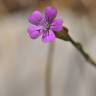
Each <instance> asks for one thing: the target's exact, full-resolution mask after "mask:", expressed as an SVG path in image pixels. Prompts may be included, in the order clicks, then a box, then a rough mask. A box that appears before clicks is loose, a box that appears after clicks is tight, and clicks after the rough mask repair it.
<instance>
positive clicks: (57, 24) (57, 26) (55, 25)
mask: <svg viewBox="0 0 96 96" xmlns="http://www.w3.org/2000/svg"><path fill="white" fill-rule="evenodd" d="M50 28H51V30H53V31H55V32H60V31H61V30H62V28H63V20H61V19H58V20H54V21H53V22H52V24H51V27H50Z"/></svg>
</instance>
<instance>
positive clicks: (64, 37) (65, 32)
mask: <svg viewBox="0 0 96 96" xmlns="http://www.w3.org/2000/svg"><path fill="white" fill-rule="evenodd" d="M55 35H56V37H57V38H59V39H62V40H64V41H69V42H70V43H71V44H72V45H73V46H74V47H75V48H76V49H77V50H78V51H79V52H80V53H81V55H82V56H83V57H84V58H85V60H86V61H87V62H89V63H90V64H92V65H93V66H95V67H96V62H95V61H94V60H93V59H92V58H91V57H90V55H89V54H88V53H86V52H85V50H84V49H83V46H82V45H81V44H80V43H78V42H76V41H74V40H73V39H72V38H71V37H70V35H69V34H68V29H67V28H66V27H64V28H63V30H62V31H61V32H58V33H55Z"/></svg>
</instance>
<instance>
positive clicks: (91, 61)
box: [69, 37, 96, 67]
mask: <svg viewBox="0 0 96 96" xmlns="http://www.w3.org/2000/svg"><path fill="white" fill-rule="evenodd" d="M69 41H70V42H71V43H72V45H73V46H74V47H75V48H76V49H77V50H78V51H79V52H80V53H81V54H82V56H83V57H84V58H85V59H86V60H87V62H89V63H91V64H93V65H94V66H95V67H96V62H95V61H94V60H93V59H92V58H91V57H90V55H89V54H88V53H86V52H85V51H84V49H83V47H82V45H81V44H80V43H78V42H75V41H74V40H73V39H72V38H71V37H70V38H69Z"/></svg>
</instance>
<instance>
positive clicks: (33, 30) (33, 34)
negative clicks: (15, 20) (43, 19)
mask: <svg viewBox="0 0 96 96" xmlns="http://www.w3.org/2000/svg"><path fill="white" fill-rule="evenodd" d="M41 31H42V27H41V26H34V25H33V26H31V27H29V28H28V34H29V36H30V38H32V39H36V38H38V37H39V36H40V35H41V33H42V32H41Z"/></svg>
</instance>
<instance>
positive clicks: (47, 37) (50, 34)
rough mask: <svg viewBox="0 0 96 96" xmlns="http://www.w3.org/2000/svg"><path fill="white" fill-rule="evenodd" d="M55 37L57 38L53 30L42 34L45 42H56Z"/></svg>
mask: <svg viewBox="0 0 96 96" xmlns="http://www.w3.org/2000/svg"><path fill="white" fill-rule="evenodd" d="M55 39H56V37H55V34H54V33H53V31H52V30H49V32H47V33H45V34H43V36H42V41H43V42H44V43H48V42H54V41H55Z"/></svg>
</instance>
